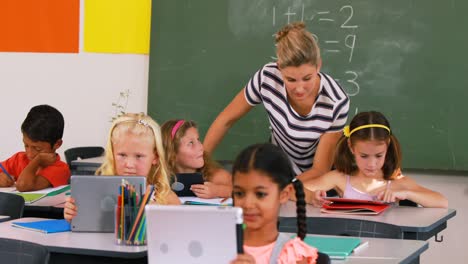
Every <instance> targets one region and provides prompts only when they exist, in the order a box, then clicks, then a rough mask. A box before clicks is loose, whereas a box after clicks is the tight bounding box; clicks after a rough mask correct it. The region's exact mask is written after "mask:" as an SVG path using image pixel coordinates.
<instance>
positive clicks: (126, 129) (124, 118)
mask: <svg viewBox="0 0 468 264" xmlns="http://www.w3.org/2000/svg"><path fill="white" fill-rule="evenodd" d="M127 133H132V134H133V135H137V136H138V138H139V139H141V140H146V141H147V142H148V144H152V145H153V146H154V153H155V154H156V156H157V157H158V160H159V163H158V164H157V165H152V166H151V169H150V171H149V173H148V175H145V176H146V182H147V184H151V185H155V187H156V190H157V191H156V192H155V200H156V202H157V203H158V204H166V203H167V199H166V198H167V196H168V194H169V192H170V186H169V180H168V173H167V171H168V170H167V164H166V159H165V152H164V148H163V145H162V138H161V128H160V127H159V125H158V123H156V121H154V120H153V119H152V118H151V117H150V116H148V115H145V114H143V113H138V114H137V113H127V114H124V115H121V116H119V117H118V118H116V119H115V120H114V122H112V126H111V129H110V130H109V135H108V140H107V145H106V152H105V157H104V162H103V164H102V165H101V167H99V169H97V170H96V175H116V170H115V160H114V151H113V145H112V143H113V142H116V141H118V140H121V139H122V138H123V136H124V135H125V134H127Z"/></svg>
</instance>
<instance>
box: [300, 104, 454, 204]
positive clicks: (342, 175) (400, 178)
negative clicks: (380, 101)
mask: <svg viewBox="0 0 468 264" xmlns="http://www.w3.org/2000/svg"><path fill="white" fill-rule="evenodd" d="M335 168H336V170H334V171H331V172H329V173H327V174H325V175H323V176H321V177H318V178H316V179H313V180H310V181H308V182H306V183H304V186H305V187H306V188H307V189H309V190H311V191H314V194H313V195H311V196H310V197H309V198H308V200H309V202H310V203H312V204H313V205H315V206H320V205H321V204H322V203H323V202H324V200H323V197H324V196H325V195H326V193H325V191H328V190H331V189H335V190H336V191H337V192H338V194H339V195H340V197H343V198H350V199H360V200H380V201H384V202H387V203H393V202H398V201H400V200H410V201H412V202H415V203H417V204H419V205H421V206H423V207H442V208H446V207H447V206H448V201H447V199H446V198H445V197H444V196H443V195H442V194H440V193H438V192H435V191H432V190H429V189H427V188H424V187H422V186H421V185H419V184H417V183H416V182H415V181H414V180H412V179H411V178H409V177H407V176H404V175H403V174H402V173H401V170H400V168H401V150H400V144H399V142H398V140H397V138H396V137H395V135H394V133H393V131H392V130H391V128H390V124H389V122H388V121H387V119H386V118H385V116H384V115H383V114H381V113H379V112H362V113H359V114H357V115H356V116H355V117H354V118H353V120H352V121H351V123H350V125H349V126H347V127H345V129H344V133H343V136H342V137H341V139H340V140H339V142H338V145H337V149H336V152H335Z"/></svg>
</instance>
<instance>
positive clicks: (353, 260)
mask: <svg viewBox="0 0 468 264" xmlns="http://www.w3.org/2000/svg"><path fill="white" fill-rule="evenodd" d="M37 220H43V219H38V218H21V219H16V220H13V221H8V222H3V223H0V237H5V238H12V239H20V240H24V241H29V242H33V243H38V244H42V245H45V246H46V247H47V248H48V249H49V251H50V252H51V261H50V263H60V262H63V263H65V262H64V261H65V260H66V261H67V262H66V263H72V262H75V263H78V261H79V263H87V264H89V263H112V262H120V263H122V262H125V263H129V262H136V263H146V262H145V261H147V260H146V255H147V247H146V246H120V245H116V244H115V241H114V235H113V234H112V233H76V232H63V233H55V234H43V233H40V232H35V231H29V230H26V229H21V228H15V227H12V226H11V222H29V221H37ZM362 241H363V242H364V241H369V246H368V247H367V248H365V249H363V250H362V251H360V252H359V253H356V254H353V255H351V256H349V257H348V258H347V259H346V260H345V261H342V260H333V261H332V263H334V264H335V263H337V264H338V263H347V264H359V263H362V264H366V263H374V264H379V263H382V264H383V263H418V260H419V255H421V253H423V252H424V251H425V250H427V248H428V243H427V242H426V241H417V240H395V239H382V238H362Z"/></svg>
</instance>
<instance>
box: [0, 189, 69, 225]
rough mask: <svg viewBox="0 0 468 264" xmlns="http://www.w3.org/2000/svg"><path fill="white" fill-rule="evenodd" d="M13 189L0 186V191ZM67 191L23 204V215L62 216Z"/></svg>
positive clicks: (56, 217) (58, 217)
mask: <svg viewBox="0 0 468 264" xmlns="http://www.w3.org/2000/svg"><path fill="white" fill-rule="evenodd" d="M13 190H14V189H13V188H11V187H7V188H0V192H12V191H13ZM67 193H69V192H64V193H61V194H58V195H54V196H46V197H44V198H41V199H40V200H38V201H36V202H33V203H30V204H25V206H24V211H23V217H44V218H55V219H60V218H63V205H64V203H65V197H66V195H67Z"/></svg>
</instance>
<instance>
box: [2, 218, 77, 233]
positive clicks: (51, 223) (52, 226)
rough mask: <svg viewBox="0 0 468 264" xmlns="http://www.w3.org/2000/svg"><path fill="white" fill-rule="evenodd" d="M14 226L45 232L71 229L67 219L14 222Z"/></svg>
mask: <svg viewBox="0 0 468 264" xmlns="http://www.w3.org/2000/svg"><path fill="white" fill-rule="evenodd" d="M11 225H12V226H14V227H18V228H23V229H27V230H30V231H36V232H41V233H45V234H49V233H58V232H67V231H70V230H71V229H70V223H68V222H67V220H65V219H56V220H55V219H54V220H41V221H34V222H12V223H11Z"/></svg>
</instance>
